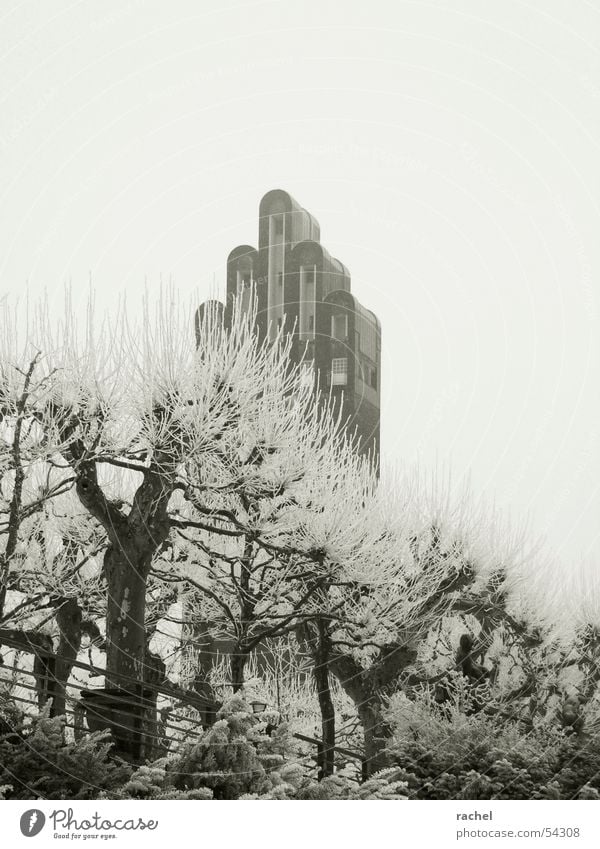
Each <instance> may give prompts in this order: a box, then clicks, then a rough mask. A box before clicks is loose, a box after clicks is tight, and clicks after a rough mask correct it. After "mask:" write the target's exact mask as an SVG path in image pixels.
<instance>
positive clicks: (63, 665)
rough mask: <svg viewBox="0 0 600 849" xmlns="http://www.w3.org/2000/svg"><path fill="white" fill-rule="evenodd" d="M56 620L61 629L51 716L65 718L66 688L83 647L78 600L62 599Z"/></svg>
mask: <svg viewBox="0 0 600 849" xmlns="http://www.w3.org/2000/svg"><path fill="white" fill-rule="evenodd" d="M61 602H62V603H60V604H59V607H58V609H57V611H56V614H55V618H56V622H57V624H58V627H59V629H60V641H59V643H58V649H57V650H56V654H57V658H56V673H55V680H54V681H53V682H52V684H51V694H52V709H51V711H50V715H51V716H64V714H65V708H66V687H67V683H68V681H69V678H70V676H71V670H72V669H73V661H75V660H77V655H78V654H79V649H80V647H81V619H82V614H81V608H80V607H79V604H78V603H77V599H76V598H69V599H61Z"/></svg>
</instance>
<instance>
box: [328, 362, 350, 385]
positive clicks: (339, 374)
mask: <svg viewBox="0 0 600 849" xmlns="http://www.w3.org/2000/svg"><path fill="white" fill-rule="evenodd" d="M347 383H348V359H347V358H346V357H334V359H333V360H332V361H331V385H332V386H346V384H347Z"/></svg>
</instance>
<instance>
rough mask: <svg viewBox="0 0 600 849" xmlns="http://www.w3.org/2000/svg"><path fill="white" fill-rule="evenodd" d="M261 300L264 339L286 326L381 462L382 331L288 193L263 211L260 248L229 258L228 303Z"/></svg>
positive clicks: (298, 354)
mask: <svg viewBox="0 0 600 849" xmlns="http://www.w3.org/2000/svg"><path fill="white" fill-rule="evenodd" d="M253 291H254V292H255V293H256V297H257V300H258V316H257V323H258V331H259V334H260V336H261V337H262V338H266V337H270V338H273V336H274V335H275V334H276V333H277V330H278V328H280V327H283V328H284V329H287V330H289V332H290V333H291V334H293V342H292V358H293V360H294V362H302V363H303V366H302V367H303V369H304V371H305V374H306V379H307V380H310V381H312V382H313V383H314V385H315V387H316V386H317V378H318V386H319V387H320V391H321V392H327V393H331V394H332V395H333V397H334V399H335V401H336V403H337V404H339V405H340V406H341V408H342V412H343V417H344V419H345V420H347V422H348V424H347V427H348V428H349V429H350V430H351V431H352V432H353V433H355V434H356V436H357V437H358V441H359V445H360V450H361V451H362V452H364V453H368V454H369V455H370V456H371V457H372V458H373V462H374V463H375V465H376V466H378V465H379V447H380V446H379V411H380V398H381V392H380V388H381V326H380V323H379V320H378V319H377V317H376V316H375V315H374V313H372V312H371V311H370V310H368V309H366V308H365V307H363V306H362V305H361V304H360V303H359V301H358V300H357V298H356V297H355V296H354V295H353V294H352V292H351V281H350V272H349V271H348V269H347V268H346V267H345V266H344V265H342V263H341V262H340V261H339V260H337V259H334V257H332V256H330V255H329V253H328V252H327V251H326V250H325V248H324V247H323V246H322V245H321V242H320V228H319V224H318V222H317V221H316V219H315V218H313V216H312V215H311V214H310V213H308V212H307V211H306V210H305V209H303V208H302V207H301V206H300V205H299V204H298V203H297V202H296V201H295V200H294V199H293V198H292V197H291V196H290V195H289V194H288V193H287V192H284V191H281V190H280V189H273V190H272V191H270V192H267V194H266V195H265V196H264V197H263V199H262V200H261V202H260V206H259V220H258V249H256V248H254V247H252V246H250V245H239V246H238V247H237V248H234V249H233V250H232V251H231V253H230V254H229V257H228V259H227V300H228V302H230V301H231V299H232V298H233V297H235V296H237V297H240V298H242V301H243V299H244V298H248V301H249V299H250V296H251V292H253Z"/></svg>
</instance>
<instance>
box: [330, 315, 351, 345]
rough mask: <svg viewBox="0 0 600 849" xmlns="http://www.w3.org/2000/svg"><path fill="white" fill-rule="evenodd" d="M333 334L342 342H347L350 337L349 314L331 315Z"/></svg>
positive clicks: (333, 336)
mask: <svg viewBox="0 0 600 849" xmlns="http://www.w3.org/2000/svg"><path fill="white" fill-rule="evenodd" d="M331 336H332V338H333V339H337V340H339V341H340V342H345V341H346V339H347V338H348V316H347V314H346V313H338V314H337V315H332V316H331Z"/></svg>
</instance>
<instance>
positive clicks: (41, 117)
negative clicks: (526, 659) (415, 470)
mask: <svg viewBox="0 0 600 849" xmlns="http://www.w3.org/2000/svg"><path fill="white" fill-rule="evenodd" d="M599 35H600V7H599V6H598V4H597V3H595V2H589V3H588V2H585V0H531V2H527V3H525V2H513V1H512V0H503V2H502V3H494V2H481V0H433V2H425V1H424V0H416V2H402V0H385V1H382V0H369V2H357V1H356V0H344V2H340V0H302V2H289V0H283V2H282V0H266V2H249V0H248V1H247V2H238V3H232V4H231V5H227V3H226V0H225V2H223V0H221V2H218V0H197V2H193V0H172V2H169V3H165V2H164V0H103V2H93V0H82V2H63V0H53V2H52V3H48V2H47V0H37V2H35V1H34V0H30V1H29V2H27V0H25V2H22V1H21V0H14V2H9V0H2V2H0V80H1V81H2V82H1V84H0V99H1V106H0V194H1V202H0V217H1V230H0V233H1V240H0V272H1V278H0V279H1V281H2V282H1V284H0V286H1V289H2V294H5V293H9V294H10V295H11V296H15V295H17V294H19V293H22V292H23V291H24V289H25V287H26V285H28V287H29V291H30V294H32V295H35V294H36V293H38V292H41V291H42V290H43V289H44V288H46V289H47V290H48V291H49V292H50V293H51V295H53V296H56V298H57V303H60V299H61V298H62V289H63V286H64V283H65V281H70V282H71V284H72V286H73V289H74V290H75V292H76V293H81V303H83V300H84V299H85V297H86V296H87V287H88V281H89V279H90V276H91V278H92V281H93V283H94V285H95V287H96V289H97V290H98V292H99V296H98V301H99V304H100V306H102V307H104V306H106V307H107V308H111V306H112V305H113V304H114V302H115V295H116V294H117V293H119V292H122V291H123V290H127V292H128V300H129V301H130V303H131V304H132V305H134V304H135V303H136V301H137V298H138V296H139V295H140V294H141V292H142V290H143V288H144V281H145V280H147V284H148V287H149V288H150V290H153V289H156V290H158V287H159V285H160V280H161V276H162V279H163V280H166V279H168V278H169V277H170V276H172V278H173V280H174V281H175V283H176V285H177V286H178V287H179V289H180V290H181V292H182V293H183V295H184V296H185V297H188V296H189V295H190V294H191V293H192V292H193V291H194V290H195V289H197V290H198V291H199V292H200V294H201V295H204V294H208V293H209V292H210V291H211V289H213V287H214V286H215V285H217V286H220V287H221V288H222V287H223V284H224V279H225V259H226V256H227V253H228V252H229V250H230V249H231V248H232V247H233V246H235V245H237V244H239V243H241V242H244V243H245V242H249V243H251V244H253V243H256V238H257V214H258V202H259V199H260V198H261V196H262V195H263V194H264V193H265V192H266V191H267V190H269V189H271V188H283V189H286V190H288V191H289V192H290V193H291V194H292V195H293V196H295V197H296V198H297V200H298V201H299V202H300V203H301V204H302V205H303V206H305V207H306V208H307V209H309V210H310V211H311V212H312V213H313V214H314V215H315V216H316V218H317V219H318V220H319V222H320V224H321V235H322V241H323V243H324V244H325V245H326V246H327V248H328V249H329V250H330V252H331V253H332V254H333V255H334V256H337V257H339V258H340V259H341V260H342V261H343V262H344V263H345V264H346V265H347V266H348V267H349V268H350V271H351V273H352V278H353V291H354V293H355V294H356V295H357V296H358V297H359V299H360V300H361V301H362V302H363V303H364V304H365V305H367V306H369V307H370V308H371V309H373V310H374V311H375V312H377V313H378V315H379V316H380V317H381V320H382V324H383V411H382V435H383V451H384V457H385V460H384V461H385V462H390V463H391V462H393V461H395V460H400V461H403V462H405V461H406V462H411V461H413V460H414V459H415V458H419V459H420V462H422V463H423V465H424V466H425V467H427V468H428V467H433V466H434V465H436V464H438V465H439V464H450V465H451V466H452V468H453V470H454V474H455V476H456V478H460V477H461V476H462V475H464V474H469V473H470V474H471V476H472V482H473V486H474V488H475V490H476V491H479V492H486V493H488V494H489V495H490V496H494V497H495V498H496V501H497V503H498V504H499V505H502V506H506V507H508V508H510V510H511V512H512V514H513V515H515V516H517V517H518V516H524V515H526V514H531V515H532V517H533V519H532V520H533V525H534V528H535V529H536V531H538V532H541V533H546V534H548V536H549V540H550V543H551V544H552V546H553V548H554V549H555V550H556V551H557V552H558V554H559V555H560V556H561V557H562V558H563V560H564V562H565V564H567V565H568V564H572V563H577V562H579V561H580V560H581V559H582V558H584V559H586V560H587V561H589V562H591V561H593V560H598V550H599V548H600V545H599V534H598V516H599V515H600V511H599V506H600V505H599V501H600V499H599V491H600V483H599V481H600V462H599V457H600V444H599V438H598V415H599V407H600V404H599V395H598V391H599V390H598V387H599V386H600V380H599V378H600V357H599V348H598V339H599V337H600V334H599V330H600V327H599V324H600V312H599V298H598V286H597V281H598V270H599V265H600V240H599V238H598V233H599V224H600V221H599V218H600V216H599V209H598V202H599V198H600V194H599V192H598V188H599V186H598V182H599V180H598V177H599V172H600V166H599V162H600V155H599V151H598V146H599V138H600V133H599V130H600V121H599V109H600V37H599Z"/></svg>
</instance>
